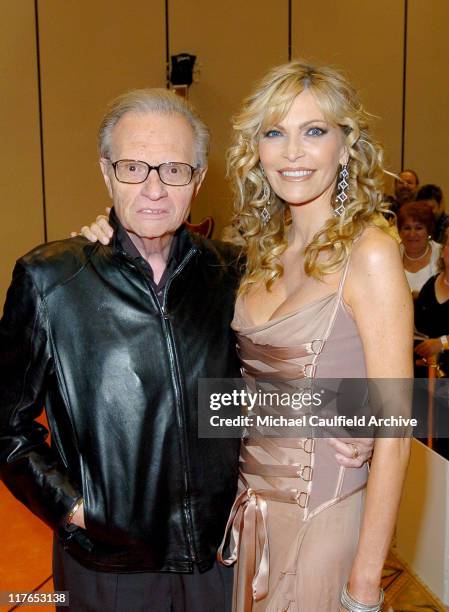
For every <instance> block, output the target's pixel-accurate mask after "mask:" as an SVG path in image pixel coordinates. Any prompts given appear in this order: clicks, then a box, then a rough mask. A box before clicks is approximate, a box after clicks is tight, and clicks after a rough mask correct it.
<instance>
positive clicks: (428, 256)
mask: <svg viewBox="0 0 449 612" xmlns="http://www.w3.org/2000/svg"><path fill="white" fill-rule="evenodd" d="M434 227H435V217H434V214H433V212H432V207H431V206H430V204H429V203H428V202H410V203H408V204H404V206H402V207H401V208H400V210H399V213H398V230H399V236H400V238H401V245H400V249H401V254H402V261H403V264H404V270H405V275H406V277H407V281H408V284H409V285H410V289H411V291H412V294H413V297H416V296H417V295H418V293H419V291H420V289H421V287H422V286H423V285H424V283H425V282H426V281H427V280H428V279H429V278H430V277H431V276H433V275H434V274H436V271H437V267H436V264H437V261H438V258H439V256H440V245H439V244H437V243H436V242H434V241H433V240H432V239H431V238H430V236H431V235H432V232H433V229H434Z"/></svg>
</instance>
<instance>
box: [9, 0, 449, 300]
mask: <svg viewBox="0 0 449 612" xmlns="http://www.w3.org/2000/svg"><path fill="white" fill-rule="evenodd" d="M124 6H125V5H124V4H123V0H120V1H119V0H96V1H95V2H91V1H90V0H64V2H61V1H60V0H20V2H14V3H12V2H10V1H9V0H0V14H1V19H0V33H1V42H0V70H1V74H2V77H3V91H2V96H0V111H1V112H0V116H1V121H2V128H3V129H2V134H3V143H4V146H3V147H2V150H1V152H0V181H1V185H2V196H3V201H2V213H3V220H4V221H5V222H4V223H3V224H2V225H1V227H0V244H1V245H2V255H3V257H2V271H1V275H0V302H1V303H3V298H4V293H5V290H6V287H7V285H8V284H9V278H10V274H11V269H12V265H13V262H14V260H15V259H16V258H17V257H18V256H19V255H21V254H22V253H23V252H25V251H27V250H29V249H30V248H32V247H33V246H34V245H35V244H38V243H39V242H42V241H44V239H45V238H47V239H48V240H54V239H59V238H64V237H66V236H67V235H68V234H69V232H70V230H73V229H78V228H79V227H80V226H81V225H83V224H84V223H86V222H89V221H90V220H91V219H93V218H94V217H95V216H96V215H97V214H98V213H99V212H102V211H103V209H104V206H105V205H106V204H107V203H108V198H107V194H106V191H105V189H104V186H103V183H102V179H101V176H100V173H99V171H98V164H97V153H96V131H97V126H98V123H99V121H100V118H101V116H102V114H103V111H104V108H105V106H106V104H107V102H108V100H110V99H111V98H112V97H114V96H115V95H117V94H118V93H120V92H122V91H125V90H127V89H131V88H136V87H148V86H162V87H164V86H165V82H166V80H165V74H166V64H165V62H166V53H167V50H168V52H169V53H170V54H174V53H179V52H189V53H193V54H195V55H197V57H198V64H199V81H198V82H197V83H194V84H193V86H192V88H191V96H190V97H191V99H192V101H193V102H194V104H195V105H196V106H197V107H198V110H199V111H200V114H201V115H202V116H203V117H204V119H205V120H206V121H207V123H208V124H209V126H210V128H211V132H212V152H211V159H210V168H209V174H208V177H207V179H206V182H205V185H204V187H203V189H202V192H201V193H200V196H199V198H198V200H197V202H196V203H195V205H194V208H193V211H192V217H193V220H194V221H198V220H199V219H200V218H202V217H203V216H204V215H206V214H212V215H213V216H214V218H215V220H216V222H217V232H216V235H217V236H218V235H219V234H220V231H221V229H222V227H223V226H224V225H225V224H226V223H227V222H228V219H229V214H230V208H231V198H230V192H229V188H228V186H227V184H226V180H225V165H224V156H225V150H226V147H227V145H228V142H229V134H230V118H231V115H232V114H233V113H235V112H236V110H237V109H238V107H239V104H240V101H241V99H242V98H243V97H244V96H245V95H247V94H248V93H249V92H250V90H251V87H252V84H253V82H254V81H255V80H256V79H257V78H259V77H260V76H261V75H262V74H263V73H264V71H265V70H266V69H267V68H268V67H269V66H272V65H275V64H279V63H282V62H284V61H287V60H288V57H289V53H291V55H292V56H293V57H297V56H301V57H309V58H312V59H313V58H315V59H317V60H319V61H322V62H326V63H330V64H333V65H336V66H338V67H340V68H342V69H343V70H344V71H345V72H346V73H347V74H348V75H349V76H350V78H351V79H352V80H353V82H354V83H355V85H356V86H357V87H358V88H359V89H360V91H361V95H362V98H363V100H364V102H365V105H366V107H367V109H368V110H369V111H370V112H372V113H373V114H374V115H376V116H377V119H376V133H377V136H378V138H379V139H380V140H381V141H382V142H383V143H384V145H385V150H386V159H387V163H388V164H389V166H390V168H391V169H392V170H399V169H400V167H401V163H402V161H403V162H404V165H405V166H412V167H414V168H416V170H417V171H418V172H419V174H420V176H421V181H422V182H436V183H439V184H440V185H442V186H443V188H444V189H445V191H446V193H447V191H448V190H449V180H448V177H447V172H446V164H447V161H446V160H447V145H446V143H447V141H448V139H447V135H446V132H445V126H446V124H447V102H446V100H447V83H446V72H447V71H446V64H447V50H448V42H447V36H446V35H445V32H444V28H445V24H446V23H447V22H448V18H449V3H448V2H447V1H446V0H431V1H430V2H423V1H422V0H396V1H395V2H391V1H390V0H377V1H376V2H375V3H372V2H360V1H359V0H341V1H340V2H338V3H335V2H333V1H332V0H322V1H321V2H319V3H314V4H313V3H309V2H306V1H305V0H281V1H280V2H277V3H274V2H272V1H271V0H257V2H256V0H248V1H247V2H238V1H237V0H229V1H228V2H227V3H221V4H220V3H216V2H209V1H207V0H190V1H184V0H183V1H181V0H167V1H165V0H134V1H133V2H132V3H128V4H126V8H124ZM405 51H406V52H405ZM39 69H40V71H39ZM39 77H40V78H39ZM405 77H406V78H405ZM404 84H405V85H406V90H405V89H404ZM40 109H41V111H42V114H41V117H42V130H41V123H40V115H39V110H40ZM403 111H405V113H404V112H403ZM41 144H42V154H41ZM42 177H43V179H44V180H43V184H42Z"/></svg>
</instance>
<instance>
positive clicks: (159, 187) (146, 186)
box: [142, 168, 167, 200]
mask: <svg viewBox="0 0 449 612" xmlns="http://www.w3.org/2000/svg"><path fill="white" fill-rule="evenodd" d="M142 192H143V193H145V195H146V196H148V197H149V198H151V199H153V200H154V199H159V198H162V197H164V196H166V195H167V187H166V185H164V183H163V182H162V181H161V179H160V178H159V174H158V171H157V170H155V169H154V168H152V169H151V170H150V172H149V174H148V176H147V178H146V181H145V182H144V183H143V186H142Z"/></svg>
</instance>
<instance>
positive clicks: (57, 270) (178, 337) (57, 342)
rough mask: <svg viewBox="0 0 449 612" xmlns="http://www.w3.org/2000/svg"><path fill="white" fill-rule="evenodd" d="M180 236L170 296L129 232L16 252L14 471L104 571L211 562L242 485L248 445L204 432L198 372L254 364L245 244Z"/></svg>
mask: <svg viewBox="0 0 449 612" xmlns="http://www.w3.org/2000/svg"><path fill="white" fill-rule="evenodd" d="M178 239H179V240H180V244H179V248H180V249H181V251H180V253H181V262H180V264H179V265H178V266H177V268H176V269H175V271H174V272H173V273H172V275H171V277H170V278H169V280H168V282H167V285H166V287H165V290H164V291H165V292H164V298H163V303H162V304H161V305H160V304H159V302H158V300H157V299H156V296H155V294H154V290H153V289H152V288H151V287H150V285H149V283H148V281H147V280H146V279H145V275H144V274H143V273H142V272H141V271H140V270H139V268H138V266H136V264H135V262H134V261H133V260H132V259H131V258H129V257H128V256H127V255H126V254H125V253H124V252H123V251H120V249H119V248H118V246H117V244H114V243H113V244H112V246H106V247H105V246H102V245H100V244H98V243H97V244H90V243H88V242H87V241H86V240H84V239H83V238H76V239H70V240H64V241H60V242H54V243H50V244H47V245H44V246H41V247H38V248H36V249H34V250H33V251H31V253H29V254H28V255H26V256H25V257H23V258H22V259H20V260H19V261H18V262H17V265H16V268H15V271H14V276H13V282H12V284H11V287H10V289H9V291H8V297H7V300H6V304H5V310H4V316H3V319H2V321H1V322H0V377H1V378H0V398H1V399H0V402H1V403H0V465H1V468H0V469H1V475H2V478H3V480H4V482H5V484H6V486H7V487H8V488H9V489H10V490H11V491H12V493H13V494H14V495H15V496H16V497H17V498H18V499H19V500H20V501H22V502H23V503H24V504H25V505H26V506H28V507H29V508H30V509H31V510H32V511H33V512H34V513H35V514H36V515H37V516H39V517H40V518H41V519H43V520H44V521H45V522H46V523H47V524H48V525H50V526H51V527H52V528H54V529H55V530H56V531H57V532H58V535H59V537H60V538H62V539H63V541H64V545H65V546H66V548H67V549H68V550H69V552H70V553H71V554H72V555H73V556H75V558H77V559H78V560H79V561H80V562H81V563H83V564H84V565H85V566H87V567H91V568H93V569H99V570H106V571H116V572H132V571H171V572H190V571H192V569H193V563H196V564H197V566H198V567H199V569H200V570H205V569H207V568H209V567H210V566H211V565H212V563H213V562H214V559H215V555H216V549H217V546H218V544H219V542H220V540H221V537H222V535H223V531H224V527H225V523H226V519H227V515H228V512H229V509H230V507H231V505H232V502H233V499H234V496H235V491H236V481H237V463H238V446H239V441H238V440H223V439H222V440H218V439H199V438H198V434H197V383H198V379H199V378H200V377H212V378H221V377H234V376H238V375H239V366H238V362H237V358H236V355H235V341H234V337H233V334H232V332H231V330H230V322H231V318H232V313H233V306H234V299H235V291H236V287H237V283H238V273H239V271H238V265H237V262H236V253H235V251H234V250H233V249H232V247H230V246H229V245H225V244H222V243H218V242H214V241H208V240H204V239H202V238H200V237H197V236H192V235H191V234H189V232H188V231H187V230H184V229H183V230H181V232H180V235H179V238H178ZM44 405H45V408H46V413H47V419H48V422H49V425H50V430H51V446H50V445H48V444H47V442H46V441H45V440H46V437H47V430H46V429H45V428H44V427H43V426H42V425H40V424H39V423H37V422H36V421H35V419H36V417H38V415H39V414H40V413H41V412H42V409H43V406H44ZM80 495H82V496H83V497H84V502H85V507H84V508H85V521H86V530H83V529H79V528H77V529H75V530H74V531H72V532H69V531H67V530H66V529H65V527H64V524H65V520H66V517H67V513H68V511H69V510H70V508H71V507H72V506H73V504H74V502H75V500H76V499H77V498H78V497H79V496H80Z"/></svg>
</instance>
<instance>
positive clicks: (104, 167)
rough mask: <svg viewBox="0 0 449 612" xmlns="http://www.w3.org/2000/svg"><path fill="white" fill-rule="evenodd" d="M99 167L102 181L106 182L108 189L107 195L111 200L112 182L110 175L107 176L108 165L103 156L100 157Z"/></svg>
mask: <svg viewBox="0 0 449 612" xmlns="http://www.w3.org/2000/svg"><path fill="white" fill-rule="evenodd" d="M100 169H101V174H102V175H103V179H104V182H105V183H106V189H107V190H108V193H109V197H110V198H111V200H112V183H111V177H110V176H109V171H110V165H109V163H108V160H107V159H105V158H104V157H100Z"/></svg>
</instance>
